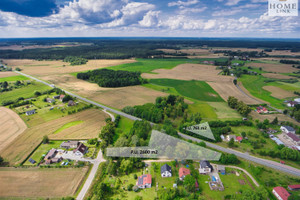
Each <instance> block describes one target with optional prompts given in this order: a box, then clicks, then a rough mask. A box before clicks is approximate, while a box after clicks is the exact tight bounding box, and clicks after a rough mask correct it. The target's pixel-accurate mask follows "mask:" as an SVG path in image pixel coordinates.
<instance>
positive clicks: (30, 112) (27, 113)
mask: <svg viewBox="0 0 300 200" xmlns="http://www.w3.org/2000/svg"><path fill="white" fill-rule="evenodd" d="M33 114H35V110H29V111H26V115H27V116H30V115H33Z"/></svg>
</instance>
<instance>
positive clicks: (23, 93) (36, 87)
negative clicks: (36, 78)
mask: <svg viewBox="0 0 300 200" xmlns="http://www.w3.org/2000/svg"><path fill="white" fill-rule="evenodd" d="M49 89H51V88H50V87H49V86H46V85H44V84H42V83H38V82H32V84H30V85H28V86H25V87H22V88H18V89H14V90H12V91H8V92H3V93H1V98H0V104H2V102H3V101H9V100H11V101H14V100H16V99H18V98H19V97H23V98H25V99H26V98H30V97H32V96H34V92H35V91H39V92H42V91H46V90H49Z"/></svg>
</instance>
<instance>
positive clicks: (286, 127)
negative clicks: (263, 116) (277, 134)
mask: <svg viewBox="0 0 300 200" xmlns="http://www.w3.org/2000/svg"><path fill="white" fill-rule="evenodd" d="M280 130H281V131H282V132H284V133H289V132H290V133H294V134H295V133H296V131H295V129H294V128H293V127H291V126H281V127H280Z"/></svg>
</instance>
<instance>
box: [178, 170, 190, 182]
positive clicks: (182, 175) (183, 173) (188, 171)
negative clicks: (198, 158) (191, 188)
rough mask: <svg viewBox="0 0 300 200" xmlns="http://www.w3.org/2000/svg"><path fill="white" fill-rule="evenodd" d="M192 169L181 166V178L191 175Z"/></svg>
mask: <svg viewBox="0 0 300 200" xmlns="http://www.w3.org/2000/svg"><path fill="white" fill-rule="evenodd" d="M190 174H191V171H190V170H189V169H187V168H184V167H181V168H180V169H179V179H180V180H183V179H184V177H185V176H186V175H190Z"/></svg>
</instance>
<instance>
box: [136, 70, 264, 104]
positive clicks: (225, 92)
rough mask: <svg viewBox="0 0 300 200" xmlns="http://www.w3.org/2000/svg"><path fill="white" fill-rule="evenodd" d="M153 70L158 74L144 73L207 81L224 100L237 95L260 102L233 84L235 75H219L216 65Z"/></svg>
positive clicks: (154, 76) (153, 77) (144, 75)
mask: <svg viewBox="0 0 300 200" xmlns="http://www.w3.org/2000/svg"><path fill="white" fill-rule="evenodd" d="M153 72H155V73H157V74H145V73H144V74H142V76H143V77H144V78H148V79H162V78H167V79H177V80H199V81H206V82H207V83H208V84H209V85H210V86H211V87H212V88H213V89H214V90H215V91H216V92H217V93H218V94H219V95H220V96H221V97H222V98H223V99H224V100H227V99H228V97H229V96H235V97H236V98H238V99H239V100H242V101H244V102H245V103H247V104H257V103H258V102H257V101H256V100H254V99H252V98H249V97H248V96H246V95H244V94H243V93H242V92H241V91H239V90H238V89H237V87H236V86H235V85H234V84H233V79H234V78H233V77H231V76H221V75H218V74H219V73H220V72H221V70H217V69H216V67H215V66H211V65H202V64H182V65H178V66H177V67H175V68H173V69H171V70H166V69H158V70H154V71H153Z"/></svg>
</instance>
